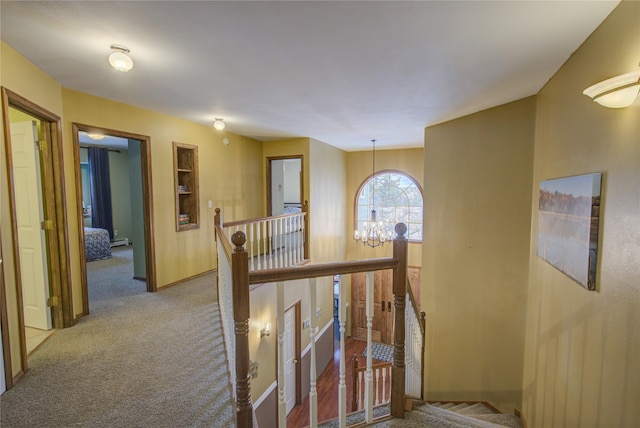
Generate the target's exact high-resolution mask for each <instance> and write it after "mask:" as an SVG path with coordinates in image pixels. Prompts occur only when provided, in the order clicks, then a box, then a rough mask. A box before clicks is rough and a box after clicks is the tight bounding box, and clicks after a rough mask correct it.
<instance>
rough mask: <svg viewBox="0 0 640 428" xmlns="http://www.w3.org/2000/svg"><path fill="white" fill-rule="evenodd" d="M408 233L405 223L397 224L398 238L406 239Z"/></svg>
mask: <svg viewBox="0 0 640 428" xmlns="http://www.w3.org/2000/svg"><path fill="white" fill-rule="evenodd" d="M406 233H407V225H406V224H404V223H398V224H396V235H398V238H401V239H404V235H405V234H406Z"/></svg>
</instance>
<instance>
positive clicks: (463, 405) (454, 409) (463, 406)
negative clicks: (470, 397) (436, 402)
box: [447, 403, 469, 413]
mask: <svg viewBox="0 0 640 428" xmlns="http://www.w3.org/2000/svg"><path fill="white" fill-rule="evenodd" d="M467 407H469V405H468V404H467V403H460V404H456V405H455V406H452V407H449V408H447V410H450V411H452V412H456V413H459V412H458V410H463V409H466V408H467Z"/></svg>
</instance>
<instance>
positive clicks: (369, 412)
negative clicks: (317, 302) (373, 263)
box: [364, 272, 374, 424]
mask: <svg viewBox="0 0 640 428" xmlns="http://www.w3.org/2000/svg"><path fill="white" fill-rule="evenodd" d="M373 284H374V274H373V272H367V280H366V297H365V298H366V308H365V310H366V315H367V369H366V376H365V390H364V401H365V406H366V407H365V417H366V421H367V423H368V424H370V423H371V422H372V421H373V374H372V370H371V366H372V365H373V362H372V361H371V358H372V356H371V354H372V353H373V351H372V341H373V340H372V338H371V331H372V330H373V288H374V287H373Z"/></svg>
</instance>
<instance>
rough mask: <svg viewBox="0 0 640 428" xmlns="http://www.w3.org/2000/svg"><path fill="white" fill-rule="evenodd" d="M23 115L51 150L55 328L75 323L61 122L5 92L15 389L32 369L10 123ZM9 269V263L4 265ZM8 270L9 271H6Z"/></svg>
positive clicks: (47, 157)
mask: <svg viewBox="0 0 640 428" xmlns="http://www.w3.org/2000/svg"><path fill="white" fill-rule="evenodd" d="M10 107H11V108H14V109H16V110H20V111H22V112H24V113H27V114H29V115H30V116H32V117H34V118H35V119H36V120H39V121H40V129H41V132H42V140H43V141H45V145H46V148H45V149H44V150H43V151H42V154H43V156H42V160H41V167H42V174H43V176H44V180H43V185H44V188H43V203H44V206H45V212H46V216H47V219H48V220H52V222H53V229H52V230H49V231H47V263H48V265H49V269H50V277H49V286H50V289H51V296H52V297H57V298H59V304H58V305H56V306H53V307H52V309H53V311H52V324H53V328H65V327H71V326H73V325H74V324H75V323H76V320H75V316H74V314H73V299H72V288H71V278H70V270H71V267H70V262H69V236H68V228H67V221H68V218H67V204H66V200H65V180H64V160H63V146H62V120H61V118H60V117H59V116H58V115H56V114H54V113H52V112H50V111H48V110H46V109H44V108H42V107H40V106H39V105H37V104H35V103H33V102H31V101H29V100H28V99H26V98H24V97H22V96H20V95H18V94H16V93H15V92H12V91H11V90H9V89H7V88H5V87H2V110H3V123H4V142H5V154H6V159H5V160H6V168H7V181H8V184H9V211H10V217H11V219H10V220H11V239H12V243H13V246H12V255H13V269H14V272H15V286H16V299H17V302H16V303H17V306H18V307H17V313H18V330H19V332H20V333H19V334H20V336H19V342H20V356H21V358H20V366H21V367H20V371H19V372H18V373H17V374H16V377H15V379H14V377H13V372H12V367H11V355H12V352H11V346H10V341H9V328H8V325H7V324H8V319H7V317H6V315H4V316H3V317H2V323H1V328H2V338H3V346H4V345H7V346H6V347H3V349H4V354H5V355H8V356H9V358H5V377H6V379H7V389H10V388H11V387H12V386H13V385H14V384H15V381H17V380H18V379H19V378H20V377H21V376H22V375H23V374H24V373H25V372H26V371H27V370H28V364H27V345H26V337H25V326H24V310H23V308H22V303H23V302H22V273H21V271H20V256H19V248H18V224H17V214H16V200H15V181H14V177H13V162H12V151H11V122H10V120H9V108H10ZM3 264H4V262H3ZM3 270H4V267H3ZM2 286H3V290H2V291H3V292H2V302H1V305H2V312H3V314H6V312H7V307H6V305H7V302H6V289H5V288H4V287H6V283H4V281H3V284H2Z"/></svg>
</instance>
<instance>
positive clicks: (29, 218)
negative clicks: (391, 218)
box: [11, 121, 51, 330]
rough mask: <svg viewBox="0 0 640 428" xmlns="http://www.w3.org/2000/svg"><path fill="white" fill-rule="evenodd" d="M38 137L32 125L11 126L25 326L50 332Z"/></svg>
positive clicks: (31, 123) (28, 123)
mask: <svg viewBox="0 0 640 428" xmlns="http://www.w3.org/2000/svg"><path fill="white" fill-rule="evenodd" d="M37 135H38V133H37V128H36V123H35V122H31V121H28V122H16V123H12V124H11V158H12V160H13V176H14V183H15V186H16V189H15V194H16V217H17V222H18V248H19V254H20V273H21V274H22V303H23V309H24V324H25V326H27V327H33V328H38V329H41V330H51V310H50V308H49V307H47V299H48V298H49V278H48V271H47V252H46V239H45V232H44V230H42V228H41V226H40V224H41V222H42V220H43V219H44V210H43V207H42V180H41V177H40V153H39V150H38V146H37Z"/></svg>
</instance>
